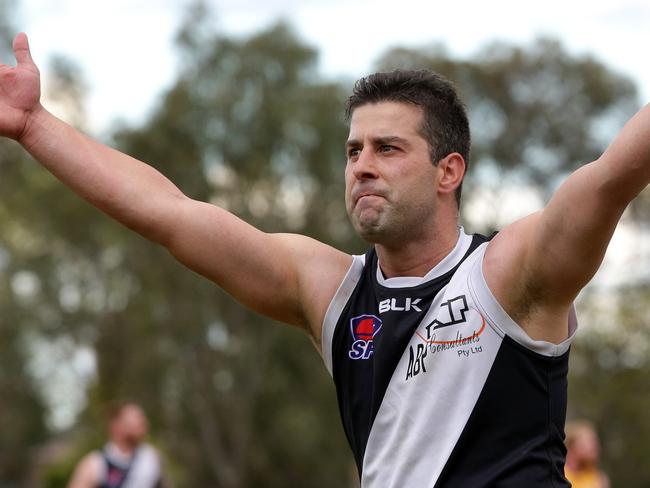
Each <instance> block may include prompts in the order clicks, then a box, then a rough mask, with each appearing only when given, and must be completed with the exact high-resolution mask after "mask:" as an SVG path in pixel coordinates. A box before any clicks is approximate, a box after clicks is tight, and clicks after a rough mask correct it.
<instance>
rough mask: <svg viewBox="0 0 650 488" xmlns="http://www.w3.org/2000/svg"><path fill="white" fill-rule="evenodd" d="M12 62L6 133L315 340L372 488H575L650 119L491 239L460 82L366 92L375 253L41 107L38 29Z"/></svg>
mask: <svg viewBox="0 0 650 488" xmlns="http://www.w3.org/2000/svg"><path fill="white" fill-rule="evenodd" d="M14 50H15V54H16V58H17V61H18V64H17V66H16V67H8V66H3V67H2V68H1V71H0V133H1V134H2V135H4V136H6V137H11V138H13V139H15V140H17V141H18V142H19V143H20V144H22V145H23V146H24V147H25V149H26V150H27V151H29V152H30V153H31V154H32V156H33V157H34V158H35V159H37V160H38V161H39V162H40V163H41V164H43V165H44V166H45V167H46V168H47V169H48V170H49V171H51V172H52V173H53V174H54V175H56V176H57V177H58V178H59V179H60V180H61V181H63V182H64V183H65V184H66V185H68V186H70V187H71V188H72V189H73V190H74V191H76V192H77V193H78V194H80V195H81V196H82V197H83V198H85V199H87V200H88V201H90V202H91V203H93V204H94V205H96V206H97V207H99V208H100V209H101V210H103V211H104V212H106V213H107V214H109V215H110V216H112V217H113V218H115V219H117V220H118V221H120V222H121V223H123V224H124V225H126V226H127V227H129V228H131V229H133V230H135V231H136V232H139V233H140V234H142V235H144V236H145V237H147V238H149V239H151V240H153V241H155V242H158V243H160V244H161V245H163V246H165V247H166V248H167V249H168V250H169V251H170V252H171V253H172V254H173V255H174V256H175V257H176V258H177V259H178V260H179V261H181V262H182V263H184V264H185V265H186V266H188V267H189V268H191V269H193V270H195V271H197V272H199V273H201V274H203V275H204V276H205V277H207V278H208V279H211V280H212V281H214V282H215V283H217V284H218V285H219V286H221V287H223V288H224V289H225V290H226V291H228V292H229V293H230V294H231V295H233V296H234V297H235V298H237V299H238V300H239V301H241V302H242V303H243V304H244V305H246V306H249V307H251V308H252V309H254V310H257V311H258V312H261V313H263V314H265V315H267V316H269V317H272V318H274V319H277V320H281V321H283V322H286V323H288V324H292V325H295V326H298V327H300V328H303V329H304V330H305V331H306V332H307V333H308V334H309V335H310V336H311V338H312V339H313V341H314V343H315V344H316V347H317V348H318V349H319V351H320V352H321V354H322V356H323V359H324V361H325V364H326V366H327V368H328V370H329V371H330V372H331V374H332V375H333V378H334V381H335V384H336V388H337V396H338V400H339V407H340V411H341V418H342V421H343V426H344V429H345V432H346V435H347V437H348V440H349V442H350V445H351V447H352V451H353V453H354V456H355V459H356V462H357V466H358V469H359V472H360V475H361V480H362V485H363V486H364V487H370V488H378V487H382V488H383V487H405V486H407V487H409V488H418V487H426V488H430V487H432V486H435V487H436V488H440V487H458V486H471V487H482V486H509V487H521V486H526V487H548V486H569V484H568V482H567V481H566V479H565V478H564V475H563V471H564V469H563V465H564V456H565V450H564V446H563V442H562V441H563V435H564V434H563V428H564V420H565V410H566V386H567V385H566V381H567V380H566V373H567V365H568V350H569V344H570V341H571V337H572V335H573V332H574V330H575V325H576V324H575V317H574V314H573V306H572V302H573V300H574V298H575V297H576V295H577V294H578V292H579V291H580V289H581V288H582V287H583V286H584V285H585V284H586V283H587V282H588V281H589V280H590V279H591V277H592V276H593V275H594V273H595V272H596V270H597V268H598V266H599V265H600V263H601V261H602V259H603V255H604V253H605V250H606V247H607V244H608V242H609V240H610V238H611V236H612V233H613V232H614V228H615V227H616V224H617V222H618V220H619V219H620V217H621V215H622V213H623V210H624V209H625V207H626V206H627V204H628V203H629V202H630V201H631V200H632V199H633V198H634V197H635V196H636V195H637V194H638V193H639V192H640V191H641V190H642V189H643V188H644V187H645V186H646V184H647V182H648V181H649V180H650V107H648V106H646V107H645V108H644V109H642V110H641V111H640V112H639V113H638V114H637V115H635V116H634V118H632V119H631V120H630V121H629V122H628V124H627V125H626V126H625V127H624V128H623V130H622V131H621V133H620V134H619V135H618V137H617V138H616V139H615V140H614V142H613V143H612V144H611V145H610V147H609V148H608V149H607V150H606V151H605V153H604V154H603V155H602V156H601V157H600V158H598V160H596V161H594V162H592V163H590V164H587V165H585V166H583V167H582V168H580V169H579V170H577V171H576V172H575V173H573V174H572V175H571V176H570V177H569V178H568V179H567V180H566V182H565V183H564V184H563V185H562V186H561V187H560V188H559V189H558V191H557V192H556V193H555V195H554V196H553V197H552V199H551V200H550V202H549V203H548V205H547V206H546V208H544V209H543V210H541V211H539V212H537V213H535V214H533V215H530V216H528V217H526V218H523V219H521V220H519V221H517V222H515V223H513V224H512V225H509V226H507V227H505V228H504V229H503V230H502V231H501V232H500V233H499V234H497V235H496V236H495V237H494V238H493V239H491V240H488V239H486V238H484V237H482V236H478V235H474V236H471V235H467V234H466V233H465V232H464V230H463V229H462V228H460V227H459V226H458V204H459V196H460V187H461V182H462V180H463V176H464V174H465V169H466V164H467V163H468V161H469V128H468V123H467V117H466V115H465V112H464V108H463V106H462V104H461V102H460V101H459V99H458V97H457V95H456V93H455V91H454V89H453V87H452V85H451V84H450V83H449V82H447V81H446V80H444V79H442V78H441V77H440V76H438V75H436V74H434V73H431V72H423V71H416V72H393V73H383V74H382V73H378V74H375V75H371V76H368V77H366V78H364V79H361V80H359V81H358V82H357V84H356V86H355V90H354V93H353V95H352V96H351V97H350V99H349V100H348V106H347V107H348V115H349V117H350V134H349V138H348V141H347V143H346V151H347V165H346V170H345V181H346V194H345V199H346V206H347V210H348V213H349V216H350V219H351V221H352V224H353V226H354V228H355V229H356V231H357V232H358V233H359V234H360V235H361V236H362V237H363V238H364V239H366V240H367V241H369V242H371V243H372V244H373V246H372V248H371V249H370V250H369V251H368V252H367V253H366V255H365V256H350V255H348V254H346V253H343V252H341V251H338V250H336V249H333V248H331V247H329V246H327V245H324V244H322V243H320V242H317V241H314V240H312V239H310V238H308V237H304V236H298V235H292V234H266V233H263V232H261V231H259V230H257V229H255V228H253V227H251V226H249V225H248V224H246V223H245V222H242V221H241V220H239V219H238V218H237V217H235V216H234V215H232V214H230V213H228V212H226V211H225V210H222V209H220V208H217V207H215V206H213V205H209V204H207V203H203V202H197V201H194V200H191V199H190V198H188V197H186V196H185V195H183V194H182V193H181V192H180V191H179V190H178V188H176V187H175V186H174V185H173V184H172V183H171V182H170V181H169V180H167V179H166V178H165V177H164V176H162V175H161V174H160V173H158V172H157V171H156V170H154V169H153V168H151V167H150V166H148V165H146V164H144V163H142V162H140V161H137V160H135V159H133V158H131V157H129V156H127V155H125V154H121V153H119V152H117V151H115V150H113V149H110V148H108V147H105V146H103V145H101V144H99V143H97V142H95V141H93V140H91V139H89V138H88V137H86V136H84V135H83V134H81V133H79V132H77V131H76V130H74V129H72V128H71V127H69V126H68V125H66V124H65V123H63V122H62V121H60V120H58V119H56V118H55V117H53V116H52V115H51V114H49V113H48V112H47V111H46V110H45V109H44V108H43V107H42V106H41V105H40V103H39V74H38V70H37V68H36V66H35V65H34V63H33V61H32V59H31V57H30V53H29V49H28V46H27V38H26V37H25V35H24V34H19V35H18V36H17V37H16V39H15V41H14ZM253 274H254V275H255V276H256V277H257V278H256V280H255V281H252V282H251V281H250V279H249V277H250V276H251V275H253Z"/></svg>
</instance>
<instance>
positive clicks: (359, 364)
mask: <svg viewBox="0 0 650 488" xmlns="http://www.w3.org/2000/svg"><path fill="white" fill-rule="evenodd" d="M486 240H487V238H485V237H484V236H481V235H474V236H473V238H472V242H471V244H470V247H469V250H468V251H467V253H466V254H465V255H464V256H463V258H462V259H461V260H460V261H459V263H457V264H456V266H454V268H453V269H451V270H450V271H449V272H447V273H445V274H443V275H441V276H439V277H437V278H434V279H432V280H430V281H427V282H425V283H423V284H421V285H418V286H413V287H404V288H388V287H385V286H382V285H380V284H379V283H378V282H377V278H376V276H377V253H376V252H375V250H374V248H373V249H370V250H369V251H368V252H367V253H366V262H365V266H364V268H363V271H362V274H361V277H360V279H359V282H358V283H357V286H356V288H355V289H354V291H353V293H352V295H351V296H350V299H349V300H348V302H347V304H346V305H345V308H344V309H343V312H342V313H341V316H340V317H339V319H338V321H337V323H336V328H335V330H334V336H333V338H332V375H333V378H334V383H335V385H336V392H337V397H338V404H339V410H340V413H341V420H342V422H343V428H344V430H345V433H346V436H347V438H348V442H349V443H350V447H351V448H352V452H353V454H354V458H355V461H356V463H357V468H358V470H359V474H360V475H361V470H362V466H363V456H364V453H365V450H366V444H367V442H368V436H369V435H370V429H371V427H372V423H373V422H374V420H375V416H376V415H377V412H378V410H379V407H380V406H381V402H382V400H383V398H384V393H385V392H386V388H387V387H388V384H389V382H390V379H391V378H392V376H393V373H394V371H395V368H396V367H397V364H398V363H399V361H400V358H401V357H402V355H403V354H404V350H405V349H406V346H407V345H408V343H409V341H410V340H411V337H412V336H413V334H414V332H415V330H416V329H417V327H418V325H419V324H420V322H421V320H422V318H423V317H424V315H425V314H426V312H427V310H428V309H429V307H430V306H431V302H432V301H433V297H435V296H436V294H437V293H438V292H439V291H440V290H442V289H443V288H444V287H445V286H446V285H447V284H448V283H449V281H450V280H451V278H452V276H453V274H454V273H455V272H456V270H457V269H458V266H460V263H462V262H463V261H464V260H465V258H467V256H469V255H470V254H471V253H472V252H473V251H474V250H475V249H476V248H477V247H478V246H479V245H480V244H482V243H483V242H485V241H486ZM393 299H395V302H394V304H395V306H394V307H390V308H394V310H386V311H384V312H383V313H381V314H380V313H379V310H380V308H379V304H380V302H382V301H384V302H385V301H386V300H389V301H391V300H393ZM407 299H408V300H409V301H408V302H407ZM417 299H420V301H418V302H417V303H415V307H413V306H412V305H410V310H398V309H399V308H404V309H406V308H407V303H409V304H413V302H414V301H415V300H417ZM418 309H419V310H418ZM362 316H368V317H372V316H374V317H376V318H379V319H380V320H381V328H380V329H379V330H378V331H377V332H376V333H375V335H374V336H372V340H371V341H367V342H371V343H372V345H371V347H372V348H373V352H372V354H371V355H370V356H369V357H367V358H358V359H351V357H350V352H351V351H353V350H354V349H353V344H354V343H355V342H359V338H358V337H357V338H356V341H355V337H354V331H353V330H352V329H351V327H352V325H353V323H352V321H353V319H355V318H361V317H362ZM361 320H363V319H361ZM368 320H372V321H373V322H374V323H375V324H376V323H377V321H376V320H374V319H368ZM366 332H367V331H366ZM366 337H367V336H366ZM361 342H363V341H361ZM360 345H361V346H364V345H363V344H360ZM366 346H367V344H366ZM376 356H378V357H380V360H378V361H375V360H374V358H375V357H376Z"/></svg>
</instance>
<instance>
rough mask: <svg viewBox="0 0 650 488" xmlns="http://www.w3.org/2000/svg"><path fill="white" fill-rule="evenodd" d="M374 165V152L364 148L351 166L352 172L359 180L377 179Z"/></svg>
mask: <svg viewBox="0 0 650 488" xmlns="http://www.w3.org/2000/svg"><path fill="white" fill-rule="evenodd" d="M376 163H377V160H376V158H375V154H374V152H373V151H372V150H370V148H364V149H362V150H361V152H360V153H359V157H358V158H357V160H356V161H355V162H354V163H353V164H352V172H353V174H354V176H355V177H356V178H357V179H360V180H362V179H374V178H377V176H378V173H377V164H376Z"/></svg>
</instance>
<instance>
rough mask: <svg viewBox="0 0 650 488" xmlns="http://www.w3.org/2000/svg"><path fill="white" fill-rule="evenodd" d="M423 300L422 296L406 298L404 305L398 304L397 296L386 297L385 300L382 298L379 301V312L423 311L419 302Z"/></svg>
mask: <svg viewBox="0 0 650 488" xmlns="http://www.w3.org/2000/svg"><path fill="white" fill-rule="evenodd" d="M421 301H422V299H421V298H416V299H415V300H413V299H412V298H406V299H405V300H404V304H403V305H401V306H400V305H398V304H397V298H386V299H385V300H382V301H381V302H379V313H384V312H390V311H393V312H410V311H411V310H415V311H416V312H421V311H422V309H421V308H420V307H418V303H420V302H421Z"/></svg>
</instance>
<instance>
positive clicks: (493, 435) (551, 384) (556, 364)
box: [435, 336, 571, 488]
mask: <svg viewBox="0 0 650 488" xmlns="http://www.w3.org/2000/svg"><path fill="white" fill-rule="evenodd" d="M568 368H569V352H568V351H567V352H566V353H565V354H563V355H562V356H558V357H547V356H542V355H540V354H537V353H535V352H533V351H530V350H528V349H526V348H525V347H523V346H521V345H520V344H518V343H516V342H515V341H514V340H513V339H511V338H510V337H508V336H506V337H505V338H504V340H503V342H502V343H501V346H500V348H499V352H498V353H497V356H496V358H495V360H494V364H493V365H492V368H491V370H490V374H489V376H488V378H487V381H486V383H485V385H484V386H483V390H482V392H481V395H480V397H479V399H478V401H477V403H476V405H475V406H474V411H473V412H472V414H471V416H470V418H469V420H468V422H467V425H466V426H465V429H464V430H463V433H462V434H461V436H460V439H459V440H458V442H457V443H456V446H455V447H454V450H453V452H452V454H451V456H450V458H449V460H448V462H447V464H446V465H445V468H444V470H443V472H442V473H441V475H440V477H439V478H438V481H437V483H436V485H435V488H457V487H461V486H463V487H464V486H471V487H472V488H481V487H498V488H522V487H540V488H546V487H555V488H561V487H566V488H569V487H570V486H571V485H570V483H569V482H568V481H567V480H566V478H565V477H564V459H565V456H566V449H565V447H564V421H565V417H566V404H567V372H568ZM522 392H526V394H525V395H523V394H522Z"/></svg>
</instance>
